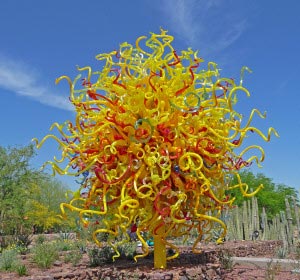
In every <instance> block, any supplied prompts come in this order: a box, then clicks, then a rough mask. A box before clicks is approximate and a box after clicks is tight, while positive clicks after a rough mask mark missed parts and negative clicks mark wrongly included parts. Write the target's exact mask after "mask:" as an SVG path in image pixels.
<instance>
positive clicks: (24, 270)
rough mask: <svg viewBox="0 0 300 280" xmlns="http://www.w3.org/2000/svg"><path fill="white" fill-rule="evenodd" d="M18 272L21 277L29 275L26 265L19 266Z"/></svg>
mask: <svg viewBox="0 0 300 280" xmlns="http://www.w3.org/2000/svg"><path fill="white" fill-rule="evenodd" d="M16 271H17V273H18V275H19V276H24V275H27V267H26V266H25V265H24V264H21V265H18V266H17V268H16Z"/></svg>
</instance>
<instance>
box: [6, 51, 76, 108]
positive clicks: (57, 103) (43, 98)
mask: <svg viewBox="0 0 300 280" xmlns="http://www.w3.org/2000/svg"><path fill="white" fill-rule="evenodd" d="M0 88H3V89H5V90H7V91H9V92H11V93H14V94H17V95H22V96H27V97H29V98H31V99H34V100H35V101H38V102H40V103H42V104H45V105H48V106H52V107H55V108H60V109H63V110H68V111H72V106H71V104H70V103H69V100H68V98H67V97H66V96H61V95H59V94H55V93H54V91H53V90H52V89H51V88H50V87H47V86H44V85H42V81H41V79H40V75H39V74H38V73H37V71H35V70H34V69H33V68H32V67H30V66H29V65H26V64H24V63H23V62H19V61H14V60H12V59H9V58H7V57H3V56H1V57H0Z"/></svg>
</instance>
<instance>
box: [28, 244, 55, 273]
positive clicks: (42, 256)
mask: <svg viewBox="0 0 300 280" xmlns="http://www.w3.org/2000/svg"><path fill="white" fill-rule="evenodd" d="M32 254H33V255H32V259H33V261H34V262H35V263H36V264H37V265H38V267H40V268H50V267H51V266H52V264H53V263H54V261H55V260H56V259H57V258H58V256H59V254H58V249H57V246H56V245H55V243H49V242H47V243H42V244H37V245H36V246H35V247H34V248H33V249H32Z"/></svg>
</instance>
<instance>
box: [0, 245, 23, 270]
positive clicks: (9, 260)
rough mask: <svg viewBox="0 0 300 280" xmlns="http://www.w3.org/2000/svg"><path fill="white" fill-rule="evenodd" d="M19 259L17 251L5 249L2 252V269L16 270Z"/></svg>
mask: <svg viewBox="0 0 300 280" xmlns="http://www.w3.org/2000/svg"><path fill="white" fill-rule="evenodd" d="M18 263H19V261H18V258H17V251H16V250H14V249H5V250H3V251H2V253H1V258H0V270H4V271H14V270H15V268H16V267H17V265H18Z"/></svg>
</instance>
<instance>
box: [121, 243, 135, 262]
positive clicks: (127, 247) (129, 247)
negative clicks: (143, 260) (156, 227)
mask: <svg viewBox="0 0 300 280" xmlns="http://www.w3.org/2000/svg"><path fill="white" fill-rule="evenodd" d="M136 248H137V243H136V242H127V243H124V244H122V245H120V246H118V251H119V252H120V255H121V257H123V258H125V259H129V260H133V258H134V256H135V255H136Z"/></svg>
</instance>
